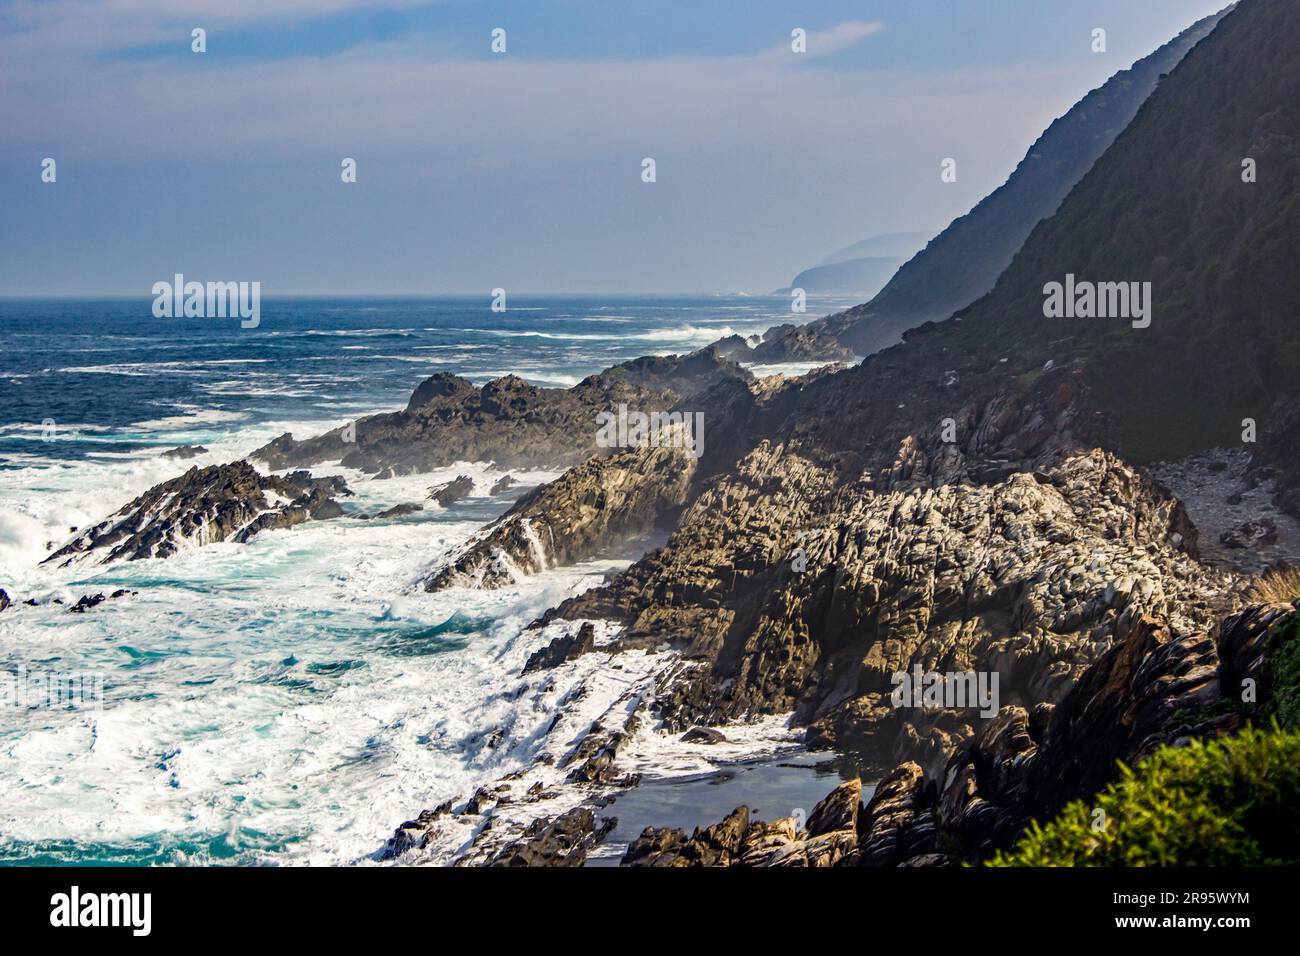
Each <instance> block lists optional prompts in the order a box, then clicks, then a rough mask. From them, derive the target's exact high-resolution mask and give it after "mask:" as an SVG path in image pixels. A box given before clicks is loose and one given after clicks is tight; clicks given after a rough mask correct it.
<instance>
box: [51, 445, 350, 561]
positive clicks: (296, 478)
mask: <svg viewBox="0 0 1300 956" xmlns="http://www.w3.org/2000/svg"><path fill="white" fill-rule="evenodd" d="M350 494H351V491H350V490H349V489H348V487H347V485H346V484H345V483H344V482H343V479H341V478H337V477H330V478H313V477H312V476H311V475H310V474H309V473H308V472H305V471H296V472H293V473H291V474H288V475H284V476H283V477H281V476H276V475H269V476H268V475H263V474H261V473H259V472H258V471H257V469H255V468H254V467H253V466H252V465H251V464H249V463H248V462H246V461H237V462H233V463H231V464H228V465H212V466H209V467H207V468H198V467H194V468H191V469H190V470H189V471H187V472H186V473H185V474H183V475H181V476H180V477H177V478H173V479H171V480H170V481H165V482H163V483H162V484H159V485H155V486H154V487H153V488H150V489H149V490H148V491H146V492H145V493H144V494H142V495H140V496H139V497H137V498H135V499H134V500H133V501H131V502H129V503H128V504H126V505H125V506H123V507H122V508H121V509H120V510H119V511H117V512H116V513H114V514H113V515H111V516H109V517H108V518H106V519H105V520H103V521H101V522H99V523H98V524H96V525H94V526H93V527H89V528H84V529H82V530H81V532H80V534H78V535H77V536H76V537H75V538H74V539H73V540H72V541H71V542H69V543H68V544H66V545H64V546H63V547H61V548H59V549H58V550H57V551H55V552H54V553H53V554H51V555H50V556H49V557H48V558H46V559H45V561H46V562H50V563H58V564H59V565H60V566H62V567H67V566H69V565H72V564H76V563H82V562H86V563H93V564H107V563H109V562H112V561H135V560H140V559H143V558H166V557H170V556H171V555H173V554H176V553H177V552H178V551H179V550H181V549H182V548H191V547H200V546H202V545H205V544H211V543H214V542H217V541H236V542H241V543H242V542H245V541H247V540H249V539H250V538H252V537H253V536H254V535H256V534H258V533H259V532H261V531H266V530H270V529H279V528H291V527H293V526H294V525H297V524H301V523H302V522H304V521H311V520H324V519H327V518H337V517H339V516H340V515H342V514H343V509H342V507H341V506H340V505H339V504H338V502H337V501H336V500H335V498H336V497H337V496H345V495H350Z"/></svg>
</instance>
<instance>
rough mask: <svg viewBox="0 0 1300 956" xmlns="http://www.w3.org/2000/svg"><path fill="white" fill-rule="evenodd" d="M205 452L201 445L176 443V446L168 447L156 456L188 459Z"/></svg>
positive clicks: (206, 451)
mask: <svg viewBox="0 0 1300 956" xmlns="http://www.w3.org/2000/svg"><path fill="white" fill-rule="evenodd" d="M207 453H208V450H207V449H206V448H204V447H203V446H202V445H178V446H177V447H176V448H169V449H168V450H167V451H165V452H163V453H162V454H161V455H159V456H158V457H159V458H170V459H175V460H177V461H188V460H189V459H191V458H198V457H199V455H206V454H207Z"/></svg>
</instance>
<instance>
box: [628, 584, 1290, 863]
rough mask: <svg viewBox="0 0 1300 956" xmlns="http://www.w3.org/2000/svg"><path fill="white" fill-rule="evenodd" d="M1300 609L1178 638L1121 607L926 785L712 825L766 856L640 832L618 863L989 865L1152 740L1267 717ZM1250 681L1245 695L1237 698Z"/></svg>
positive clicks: (889, 784) (890, 782) (845, 789)
mask: <svg viewBox="0 0 1300 956" xmlns="http://www.w3.org/2000/svg"><path fill="white" fill-rule="evenodd" d="M1298 617H1300V602H1297V603H1296V604H1295V605H1288V604H1272V605H1253V606H1251V607H1249V608H1246V609H1245V610H1243V611H1240V612H1238V613H1236V614H1233V615H1231V616H1230V617H1228V618H1227V619H1226V620H1224V621H1223V623H1222V626H1221V627H1220V628H1219V629H1218V633H1217V634H1214V633H1206V632H1197V633H1192V634H1185V635H1181V636H1180V635H1176V634H1174V633H1173V632H1172V631H1170V629H1169V628H1168V626H1167V624H1166V623H1165V622H1163V621H1161V620H1158V619H1155V618H1152V617H1149V616H1144V615H1138V614H1129V615H1127V617H1126V621H1125V622H1124V633H1123V634H1122V636H1121V637H1120V638H1119V640H1118V641H1117V642H1116V644H1115V645H1114V646H1113V647H1112V648H1111V649H1110V650H1109V651H1107V652H1106V653H1105V654H1104V655H1102V656H1101V657H1100V658H1099V659H1098V660H1097V661H1096V662H1095V663H1094V664H1093V665H1092V666H1090V667H1089V668H1088V669H1087V670H1086V671H1085V672H1084V674H1083V676H1082V677H1081V678H1080V680H1079V681H1078V683H1077V684H1075V686H1074V687H1073V688H1072V689H1071V690H1070V691H1069V693H1068V694H1066V696H1065V697H1064V698H1063V699H1062V700H1061V702H1060V703H1059V704H1057V705H1055V706H1053V705H1052V704H1039V705H1037V706H1036V707H1034V708H1033V709H1032V710H1026V709H1025V708H1024V707H1020V706H1011V707H1006V708H1004V709H1003V710H1002V712H1001V713H1000V714H999V715H998V716H997V718H996V719H995V720H993V721H991V722H990V723H989V724H988V725H987V726H986V727H985V728H984V729H983V730H982V731H981V732H980V733H979V734H978V735H977V736H976V737H975V738H974V739H973V740H971V741H969V742H968V743H965V744H963V745H962V746H961V747H960V748H959V749H958V750H957V752H956V753H954V754H953V756H952V758H951V759H950V760H949V761H948V763H947V765H946V767H944V768H943V770H942V772H941V773H939V774H937V775H936V776H935V777H934V778H933V779H930V778H928V777H927V776H926V774H925V773H924V772H923V771H922V769H921V767H920V766H918V765H917V764H916V763H914V762H907V763H903V764H901V765H900V766H898V767H897V768H895V769H894V770H893V771H891V772H890V773H889V774H887V775H886V776H885V778H884V779H883V780H882V781H881V782H880V784H879V785H878V786H877V788H876V792H875V794H874V795H873V796H872V798H871V800H870V802H868V804H867V805H866V807H865V808H864V807H862V806H861V802H860V797H861V788H860V784H859V783H858V782H857V781H850V782H849V783H847V784H843V785H841V786H840V787H838V788H837V789H836V790H835V791H834V792H832V793H831V794H830V795H829V796H827V797H826V799H824V800H823V801H822V802H821V803H819V804H818V805H817V807H816V808H815V809H814V810H813V813H812V815H811V816H809V818H808V824H807V827H806V828H805V829H804V830H803V831H802V832H796V831H795V828H794V826H793V824H794V821H793V820H789V819H787V820H785V821H777V822H776V823H775V824H770V823H761V822H754V823H748V824H747V825H740V824H739V823H738V821H740V820H747V817H748V814H747V811H746V808H744V807H741V808H738V809H737V811H735V812H734V813H733V814H732V815H731V816H729V817H727V819H726V820H725V821H723V823H722V824H718V826H719V827H721V826H724V825H730V826H731V828H732V829H737V828H738V829H739V830H740V837H739V840H740V844H741V845H742V846H746V847H754V846H756V845H758V844H760V843H761V845H762V847H763V852H762V853H755V852H752V851H751V852H748V853H747V854H746V855H745V856H744V857H743V858H742V857H741V856H739V855H738V854H735V853H731V854H726V853H716V854H714V855H713V856H711V857H709V858H708V859H707V861H706V859H705V856H704V853H703V852H702V851H703V850H704V849H707V848H708V847H710V846H712V843H711V841H708V840H703V839H701V835H702V834H705V833H708V832H710V830H712V829H713V828H706V829H704V830H697V831H696V835H695V837H694V838H692V839H691V840H686V839H685V838H684V837H683V836H682V835H681V832H680V831H656V830H647V831H646V833H645V834H643V835H642V837H641V839H640V840H639V841H638V842H637V843H636V844H633V846H634V847H636V851H637V852H636V853H635V854H634V853H633V851H632V849H631V848H629V851H628V855H627V856H626V857H625V858H624V862H625V863H628V864H636V865H643V866H644V865H674V866H686V865H720V866H728V865H761V866H783V865H818V864H817V863H813V862H811V861H813V860H817V861H821V863H820V865H843V866H909V865H910V866H916V865H921V866H930V865H942V864H948V863H953V862H958V861H963V860H964V861H972V862H973V861H978V860H981V859H986V858H988V857H989V856H991V855H992V854H993V853H994V852H996V851H998V850H1005V849H1008V848H1010V847H1011V846H1012V845H1014V843H1015V841H1016V840H1017V838H1018V837H1019V836H1020V834H1021V833H1023V832H1024V830H1025V828H1026V826H1028V824H1029V823H1030V821H1032V820H1039V821H1045V820H1047V819H1050V818H1052V817H1053V816H1055V815H1056V814H1057V813H1059V812H1060V810H1061V809H1062V808H1063V807H1064V806H1065V805H1066V804H1067V803H1069V802H1071V801H1073V800H1078V799H1084V800H1086V799H1087V798H1089V797H1091V796H1092V795H1093V794H1095V793H1097V792H1098V791H1100V790H1101V789H1102V788H1103V787H1105V786H1106V785H1107V784H1109V783H1111V782H1113V781H1114V780H1116V779H1117V778H1118V776H1119V774H1120V770H1119V767H1120V765H1121V764H1123V765H1127V766H1129V767H1133V766H1136V765H1137V764H1138V763H1140V762H1141V761H1142V760H1143V759H1145V758H1146V757H1148V756H1150V755H1151V754H1153V753H1154V752H1155V751H1156V749H1157V748H1158V747H1160V746H1162V745H1173V746H1178V745H1179V744H1180V743H1182V742H1185V741H1187V740H1189V739H1191V738H1193V737H1201V738H1204V737H1214V736H1218V735H1221V734H1231V733H1234V732H1236V731H1238V730H1240V729H1242V728H1243V727H1245V726H1246V724H1247V723H1248V722H1249V721H1251V720H1252V719H1262V718H1264V717H1265V716H1266V715H1268V714H1269V713H1271V710H1272V705H1273V700H1274V697H1275V692H1276V690H1277V688H1276V687H1275V686H1274V685H1273V683H1272V680H1271V679H1270V676H1271V672H1272V668H1270V666H1269V655H1270V652H1272V651H1273V650H1274V649H1275V648H1276V647H1277V646H1278V640H1279V635H1281V634H1284V633H1291V632H1292V631H1294V629H1295V628H1296V620H1297V618H1298ZM1247 680H1249V681H1253V690H1254V693H1253V694H1252V693H1245V694H1243V690H1244V689H1245V688H1247V687H1249V686H1250V685H1247V684H1246V683H1244V682H1245V681H1247ZM1295 690H1296V688H1294V687H1289V688H1288V691H1289V692H1294V691H1295ZM1243 698H1245V699H1243ZM734 843H735V840H732V843H731V845H734ZM696 844H699V845H700V846H699V847H697V846H696ZM661 860H662V861H663V862H659V861H661Z"/></svg>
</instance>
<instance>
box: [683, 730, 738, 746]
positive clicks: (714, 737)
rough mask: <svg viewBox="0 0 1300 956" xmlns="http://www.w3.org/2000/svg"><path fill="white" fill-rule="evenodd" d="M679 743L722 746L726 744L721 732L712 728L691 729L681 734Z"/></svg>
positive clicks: (725, 738)
mask: <svg viewBox="0 0 1300 956" xmlns="http://www.w3.org/2000/svg"><path fill="white" fill-rule="evenodd" d="M681 741H682V743H684V744H724V743H726V742H727V737H726V735H725V734H724V733H723V732H722V731H720V730H715V729H714V728H712V727H692V728H691V729H690V730H688V731H686V733H684V734H682V736H681Z"/></svg>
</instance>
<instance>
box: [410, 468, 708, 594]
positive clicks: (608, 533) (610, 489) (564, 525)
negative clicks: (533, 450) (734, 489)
mask: <svg viewBox="0 0 1300 956" xmlns="http://www.w3.org/2000/svg"><path fill="white" fill-rule="evenodd" d="M696 467H697V460H696V459H695V458H692V457H691V456H690V455H689V454H687V452H686V451H685V450H683V449H680V448H639V449H633V450H631V451H625V452H620V453H618V454H615V455H610V456H607V457H600V458H590V459H588V460H587V461H585V462H583V463H582V464H581V465H578V466H577V467H575V468H571V469H569V470H568V471H566V472H565V473H564V474H563V475H562V476H561V477H560V478H558V479H556V480H555V481H553V482H550V483H549V484H546V485H542V486H541V487H539V488H536V489H534V490H533V491H532V492H531V493H529V494H528V495H525V496H524V497H523V498H521V499H520V500H519V501H518V502H516V503H515V505H514V507H512V508H511V509H510V510H509V511H507V512H506V513H505V515H504V516H502V517H501V518H500V519H498V520H497V521H496V522H494V523H493V524H491V525H489V526H488V527H487V528H485V529H484V530H483V531H481V532H479V533H478V534H476V535H475V536H474V537H472V538H471V539H470V540H469V541H468V542H466V543H465V544H464V545H461V546H459V547H457V548H455V549H453V550H452V551H451V552H450V553H449V554H447V555H444V556H443V557H442V558H439V559H438V560H437V561H435V563H434V570H433V572H432V573H431V574H430V575H429V576H428V577H427V578H426V580H425V590H427V591H441V590H444V589H446V588H450V587H479V588H498V587H504V586H508V585H510V584H513V583H515V582H516V581H518V580H520V579H521V578H522V577H523V576H525V575H529V574H536V573H538V572H540V571H544V570H545V569H547V568H549V567H554V566H556V565H560V564H571V563H573V562H575V561H581V560H585V559H586V558H589V557H591V556H592V555H593V554H595V553H596V552H598V551H599V550H601V549H602V548H606V547H609V546H611V545H614V544H617V543H619V542H622V541H624V540H625V539H627V538H629V537H635V536H637V535H641V534H646V533H648V532H650V531H653V530H654V529H655V528H656V527H658V526H660V525H661V524H662V523H663V522H665V521H666V520H667V519H668V518H669V517H670V516H674V515H675V511H676V510H677V509H680V507H681V506H682V504H683V503H684V502H685V501H686V497H687V493H688V492H689V490H690V489H691V487H692V485H691V482H692V478H693V477H694V475H695V471H696Z"/></svg>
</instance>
